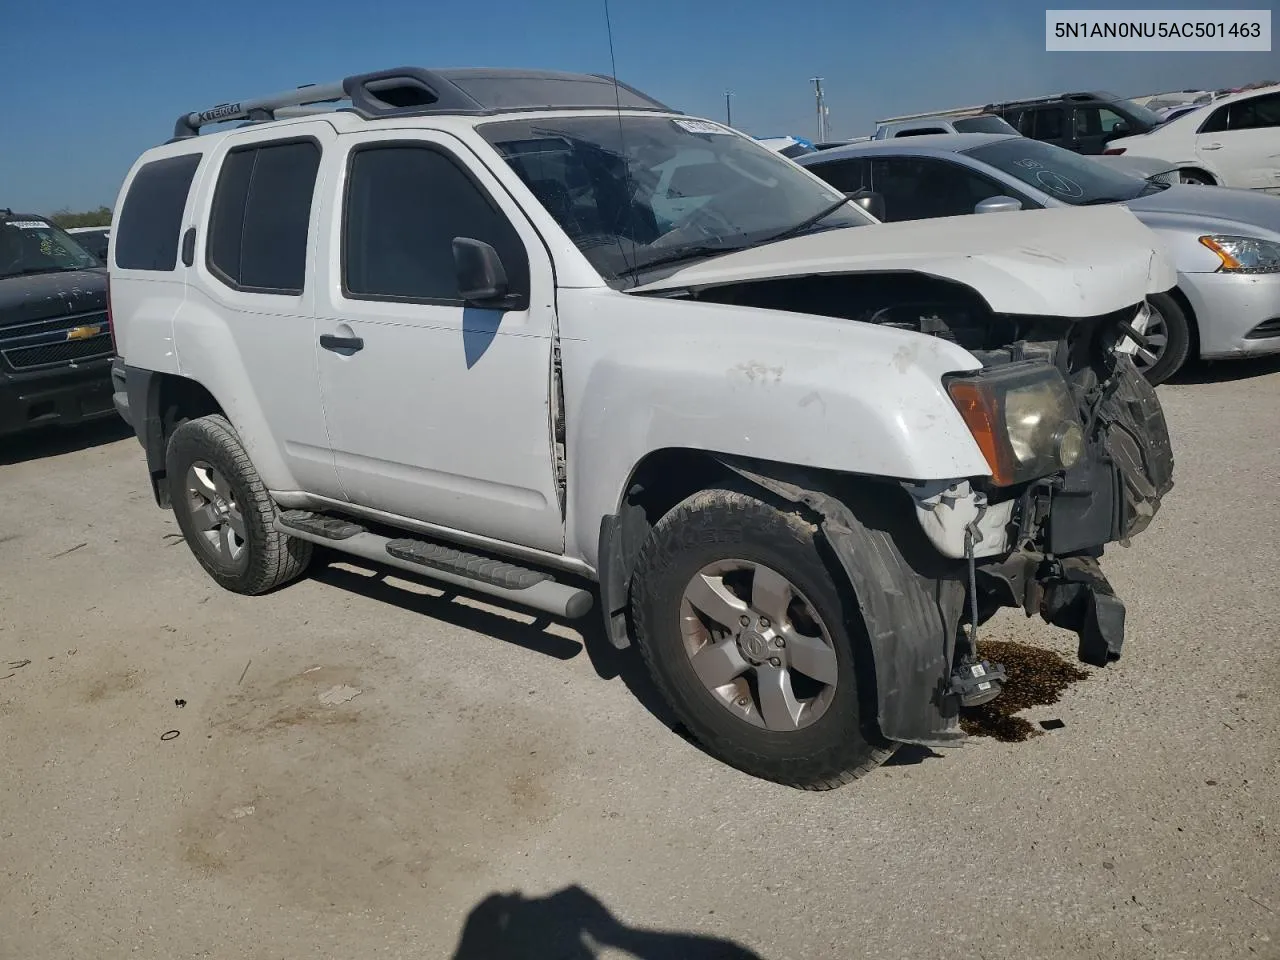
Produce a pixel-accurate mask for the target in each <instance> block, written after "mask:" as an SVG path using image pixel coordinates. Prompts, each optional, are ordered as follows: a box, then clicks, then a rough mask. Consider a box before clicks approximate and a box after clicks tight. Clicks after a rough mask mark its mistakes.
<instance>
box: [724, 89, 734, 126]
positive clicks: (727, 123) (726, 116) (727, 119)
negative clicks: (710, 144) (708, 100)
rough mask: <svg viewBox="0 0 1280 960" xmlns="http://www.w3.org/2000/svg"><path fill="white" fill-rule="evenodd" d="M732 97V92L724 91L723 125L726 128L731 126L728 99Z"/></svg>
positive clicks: (731, 110)
mask: <svg viewBox="0 0 1280 960" xmlns="http://www.w3.org/2000/svg"><path fill="white" fill-rule="evenodd" d="M732 96H733V91H732V90H726V91H725V92H724V125H725V126H726V127H732V126H733V107H732V106H730V104H729V98H730V97H732Z"/></svg>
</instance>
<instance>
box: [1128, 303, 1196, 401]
mask: <svg viewBox="0 0 1280 960" xmlns="http://www.w3.org/2000/svg"><path fill="white" fill-rule="evenodd" d="M1147 303H1148V304H1149V305H1150V307H1151V309H1152V311H1153V313H1155V314H1159V317H1158V318H1157V317H1155V316H1153V317H1152V318H1151V319H1152V322H1151V323H1150V324H1148V327H1147V329H1148V330H1151V331H1155V330H1159V331H1160V335H1161V336H1162V337H1163V338H1164V342H1163V343H1162V344H1161V349H1160V350H1159V351H1158V352H1156V353H1155V359H1154V362H1152V361H1150V360H1148V362H1146V363H1143V362H1141V361H1143V360H1145V359H1147V358H1146V357H1145V356H1144V355H1143V354H1142V353H1141V352H1139V353H1138V354H1137V355H1136V356H1135V359H1136V360H1138V361H1139V363H1138V368H1139V369H1140V370H1141V371H1142V375H1143V376H1144V377H1146V378H1147V382H1148V383H1150V384H1151V385H1152V386H1153V387H1154V386H1156V385H1157V384H1161V383H1164V382H1165V381H1166V380H1168V379H1169V378H1170V377H1171V376H1173V375H1174V374H1175V373H1177V372H1178V371H1179V370H1181V369H1182V366H1183V364H1185V363H1186V362H1187V354H1188V353H1189V352H1190V350H1191V324H1190V323H1189V322H1188V320H1187V315H1186V313H1185V312H1184V311H1183V309H1182V307H1181V305H1180V304H1179V303H1178V301H1177V300H1175V299H1174V298H1173V297H1171V296H1170V295H1169V294H1167V293H1155V294H1152V295H1151V296H1149V297H1147ZM1157 324H1158V326H1157Z"/></svg>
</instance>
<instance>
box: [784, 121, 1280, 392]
mask: <svg viewBox="0 0 1280 960" xmlns="http://www.w3.org/2000/svg"><path fill="white" fill-rule="evenodd" d="M796 162H797V163H800V164H802V165H803V166H805V167H808V168H809V169H810V170H811V171H813V172H814V173H816V174H817V175H818V176H820V177H822V178H823V179H824V180H826V181H827V182H829V183H830V184H831V185H832V186H834V187H836V188H837V189H839V190H842V191H844V192H845V193H848V194H854V193H858V194H860V195H861V196H862V197H864V198H865V199H864V200H862V201H861V202H862V203H863V204H864V205H865V206H867V207H868V208H869V209H871V211H872V212H873V213H876V214H877V215H878V216H880V217H881V219H883V220H888V221H895V220H918V219H924V218H928V217H951V216H959V215H963V214H969V213H1006V214H1007V213H1010V212H1012V211H1015V210H1027V209H1037V208H1044V207H1058V206H1083V205H1093V204H1104V203H1123V204H1125V205H1126V206H1128V208H1129V209H1130V210H1131V211H1133V213H1134V215H1135V216H1137V217H1138V219H1139V220H1141V221H1142V222H1143V223H1145V224H1146V225H1147V226H1148V227H1150V228H1151V229H1152V230H1154V231H1155V232H1156V233H1157V234H1158V235H1159V236H1160V238H1161V239H1162V240H1163V242H1164V244H1165V246H1166V247H1167V248H1168V251H1169V253H1170V255H1171V256H1172V257H1173V259H1174V262H1175V263H1176V264H1177V267H1178V286H1177V287H1176V288H1174V290H1172V291H1170V293H1169V294H1168V295H1158V296H1155V297H1152V298H1151V307H1152V316H1151V319H1150V321H1149V322H1148V325H1147V329H1146V331H1145V333H1144V338H1145V340H1146V343H1145V344H1144V345H1143V347H1142V349H1140V350H1139V353H1138V357H1137V359H1138V360H1139V364H1140V366H1142V368H1143V371H1144V373H1146V375H1147V378H1148V379H1149V380H1150V381H1151V382H1153V383H1160V382H1162V381H1163V380H1165V379H1167V378H1168V377H1169V376H1171V375H1172V374H1173V373H1174V372H1176V371H1177V370H1178V368H1179V367H1181V366H1182V365H1183V363H1185V362H1186V360H1187V358H1188V357H1190V356H1200V357H1202V358H1205V359H1220V358H1228V357H1245V356H1255V355H1259V354H1265V353H1280V198H1277V197H1271V196H1261V195H1259V194H1258V193H1257V192H1255V191H1248V190H1232V189H1227V188H1224V187H1202V186H1196V187H1189V186H1182V185H1173V186H1170V185H1169V184H1168V183H1161V182H1152V181H1147V180H1142V179H1140V178H1139V177H1137V176H1134V175H1133V174H1131V173H1128V172H1125V171H1122V170H1120V169H1117V168H1115V167H1113V166H1109V165H1106V164H1104V163H1101V162H1099V161H1098V160H1096V159H1093V158H1090V157H1085V156H1080V155H1079V154H1075V153H1072V152H1070V151H1068V150H1063V149H1061V148H1060V147H1055V146H1053V145H1052V144H1048V143H1041V142H1040V141H1038V140H1030V139H1028V138H1026V137H1019V136H1000V135H990V134H947V135H933V136H922V137H911V138H909V139H906V140H888V141H877V142H872V143H862V144H855V145H852V146H847V147H837V148H835V149H832V150H823V151H821V152H819V153H812V154H809V155H807V156H804V157H800V158H798V159H797V161H796Z"/></svg>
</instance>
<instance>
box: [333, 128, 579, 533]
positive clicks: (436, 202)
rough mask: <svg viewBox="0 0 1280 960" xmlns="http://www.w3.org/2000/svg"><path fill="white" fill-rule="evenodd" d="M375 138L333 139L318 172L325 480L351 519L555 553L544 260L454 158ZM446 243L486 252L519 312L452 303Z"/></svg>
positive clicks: (408, 135)
mask: <svg viewBox="0 0 1280 960" xmlns="http://www.w3.org/2000/svg"><path fill="white" fill-rule="evenodd" d="M385 137H386V135H385V134H382V135H380V138H379V139H373V138H371V137H369V136H360V135H356V136H350V137H341V138H339V142H340V148H339V149H338V150H336V151H334V156H333V158H332V159H333V165H332V166H330V167H328V168H327V172H328V175H329V176H332V177H333V178H334V179H335V180H337V181H338V182H345V188H344V191H343V197H342V198H341V199H340V200H339V201H338V205H337V206H336V208H334V209H331V210H330V211H329V212H328V215H327V216H326V218H325V220H326V223H327V225H328V230H327V235H326V236H325V237H322V242H323V243H324V244H325V246H324V248H323V249H325V250H326V251H327V257H328V270H329V282H328V283H327V284H326V285H325V287H324V289H323V290H322V291H318V292H317V304H316V307H317V313H316V316H317V321H316V334H317V341H318V342H317V351H318V352H317V356H318V358H319V360H318V365H319V373H320V386H321V392H322V395H323V398H324V406H325V417H326V421H327V423H328V427H329V438H330V443H331V444H332V448H333V454H334V461H335V463H336V466H337V471H338V478H339V481H340V482H341V484H342V487H343V490H344V492H345V495H346V497H347V498H348V499H349V500H350V501H351V502H353V503H355V504H358V505H360V506H364V507H369V508H373V509H376V510H381V511H385V512H387V513H391V514H395V515H398V516H403V517H409V518H412V519H415V520H420V521H424V522H427V523H431V524H436V525H438V526H441V527H444V528H449V529H457V530H463V531H467V532H469V533H474V534H480V535H482V536H487V537H492V538H494V539H497V540H502V541H506V542H510V543H517V544H521V545H524V546H529V547H534V548H538V549H542V550H548V551H554V552H557V553H558V552H561V551H562V550H563V549H564V526H563V517H562V512H561V505H560V499H559V494H558V489H559V488H558V485H557V483H556V475H557V472H556V460H555V456H554V453H553V450H554V445H553V442H552V426H551V421H552V415H551V409H550V398H551V392H550V389H551V388H550V385H551V382H552V350H551V347H552V338H553V334H554V326H555V314H554V309H555V308H554V302H555V301H554V290H553V284H554V280H553V275H552V270H551V264H550V262H549V259H548V255H547V253H546V251H545V248H544V247H543V245H542V244H541V242H540V241H539V239H538V237H537V234H536V233H535V232H534V230H533V228H532V227H531V226H530V225H529V223H528V221H527V220H526V219H525V218H524V216H523V215H522V214H521V212H520V210H519V209H518V208H517V207H516V206H515V204H514V203H513V201H512V200H511V198H510V197H509V196H508V195H507V193H506V191H505V190H504V189H503V188H502V186H501V185H500V183H499V182H498V181H497V180H496V178H494V176H493V175H492V173H491V172H490V171H489V170H487V169H485V168H484V167H483V166H482V165H481V163H480V162H479V160H478V159H477V158H476V156H475V154H473V153H471V152H470V150H469V148H468V147H467V146H466V145H465V144H463V143H461V142H460V141H458V140H457V139H456V138H453V137H451V136H449V135H448V134H444V133H433V132H427V131H406V132H405V133H404V135H403V137H401V138H400V139H397V140H395V141H388V140H386V139H385ZM455 237H469V238H471V239H474V240H480V241H483V242H485V243H489V244H491V245H492V246H493V247H494V248H495V249H496V250H497V251H498V253H499V254H500V256H501V258H502V262H503V265H504V267H505V269H506V273H507V275H508V277H509V280H510V287H511V290H512V292H513V293H520V294H524V295H525V296H524V303H522V304H518V305H517V306H516V307H515V308H513V309H506V310H494V309H481V308H478V307H475V306H469V305H467V304H465V303H464V302H463V301H462V299H461V298H460V297H459V294H458V283H457V275H456V272H455V268H454V260H453V240H454V238H455Z"/></svg>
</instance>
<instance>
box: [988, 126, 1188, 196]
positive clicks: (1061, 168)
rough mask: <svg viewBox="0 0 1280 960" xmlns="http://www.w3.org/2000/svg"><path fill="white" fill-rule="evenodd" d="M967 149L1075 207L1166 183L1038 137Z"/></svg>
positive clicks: (1152, 189)
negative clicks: (1123, 171)
mask: <svg viewBox="0 0 1280 960" xmlns="http://www.w3.org/2000/svg"><path fill="white" fill-rule="evenodd" d="M964 152H965V153H966V154H967V155H968V156H970V157H973V159H975V160H978V161H980V162H982V163H985V164H987V165H988V166H991V167H995V169H997V170H999V171H1000V172H1002V173H1005V174H1007V175H1009V176H1011V177H1013V178H1014V179H1016V180H1020V181H1022V182H1023V183H1025V184H1027V185H1028V186H1032V187H1035V188H1036V189H1037V190H1039V191H1040V192H1042V193H1047V194H1048V195H1049V196H1051V197H1053V198H1054V199H1055V200H1061V201H1062V202H1063V203H1069V204H1071V205H1073V206H1088V205H1090V204H1098V203H1118V202H1120V201H1122V200H1132V199H1134V198H1135V197H1139V196H1145V195H1146V194H1149V193H1156V192H1158V191H1160V190H1163V189H1164V188H1165V186H1166V185H1164V184H1156V183H1147V182H1146V181H1144V180H1141V179H1139V178H1138V177H1135V176H1133V175H1131V174H1127V173H1122V172H1120V171H1119V170H1114V169H1112V168H1111V167H1108V166H1106V165H1105V164H1102V163H1099V162H1098V161H1097V160H1093V159H1090V158H1089V157H1082V156H1080V155H1079V154H1077V153H1072V152H1071V151H1070V150H1064V149H1063V148H1061V147H1055V146H1054V145H1053V144H1051V143H1041V142H1040V141H1038V140H1028V139H1026V138H1021V139H1018V138H1010V139H1008V140H999V141H997V142H995V143H988V144H985V145H984V146H981V147H973V148H972V149H969V150H966V151H964Z"/></svg>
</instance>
